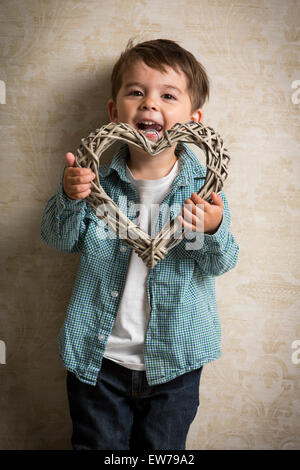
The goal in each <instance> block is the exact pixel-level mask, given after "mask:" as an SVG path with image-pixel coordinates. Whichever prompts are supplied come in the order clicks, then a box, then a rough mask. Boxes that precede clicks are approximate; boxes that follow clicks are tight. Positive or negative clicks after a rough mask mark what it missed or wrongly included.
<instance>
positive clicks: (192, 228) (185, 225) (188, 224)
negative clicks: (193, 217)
mask: <svg viewBox="0 0 300 470" xmlns="http://www.w3.org/2000/svg"><path fill="white" fill-rule="evenodd" d="M178 220H179V222H181V224H182V225H183V226H184V227H185V228H186V229H188V230H193V231H196V227H194V225H192V224H190V223H188V222H187V221H186V220H185V219H184V218H183V217H182V216H181V215H179V216H178Z"/></svg>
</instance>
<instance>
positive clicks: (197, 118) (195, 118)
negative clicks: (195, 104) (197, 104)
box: [191, 108, 203, 122]
mask: <svg viewBox="0 0 300 470" xmlns="http://www.w3.org/2000/svg"><path fill="white" fill-rule="evenodd" d="M202 118H203V111H202V109H200V108H199V109H196V111H194V112H193V114H192V116H191V120H192V121H196V122H201V121H202Z"/></svg>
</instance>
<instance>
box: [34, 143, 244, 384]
mask: <svg viewBox="0 0 300 470" xmlns="http://www.w3.org/2000/svg"><path fill="white" fill-rule="evenodd" d="M128 152H129V149H128V145H127V144H123V145H122V146H121V147H120V148H119V150H118V151H117V153H116V154H115V156H114V158H113V159H112V162H111V164H110V165H108V164H103V165H101V166H100V168H99V176H100V181H101V185H102V187H103V189H104V190H105V192H106V193H107V194H108V195H109V196H110V197H111V199H112V200H113V201H115V202H116V204H118V205H119V207H120V209H121V210H122V211H123V212H124V213H125V214H126V215H127V217H128V218H129V219H131V220H132V221H133V222H134V223H135V222H136V214H134V215H132V214H130V210H128V209H127V207H128V206H130V204H131V205H132V204H133V203H134V204H138V203H139V199H138V194H137V192H136V190H135V188H134V187H133V185H132V184H131V182H130V181H129V180H128V178H127V177H126V174H125V168H126V163H125V157H126V155H127V154H128ZM175 153H176V155H177V156H179V158H180V163H181V167H180V171H179V174H178V175H177V176H176V177H175V180H174V183H173V185H172V188H171V190H170V191H169V193H168V194H167V195H166V196H165V198H164V199H163V201H162V202H161V204H164V205H165V204H167V205H169V206H173V205H174V207H176V205H177V207H178V211H177V213H176V214H174V215H173V216H172V218H174V217H175V216H176V215H177V214H178V213H179V212H180V211H181V207H182V205H184V201H185V200H186V199H187V198H190V196H191V194H192V193H193V192H197V191H198V190H199V189H200V188H201V187H202V186H203V184H204V181H205V175H206V168H205V167H204V166H202V165H201V164H200V162H199V159H198V158H197V156H196V155H195V154H194V153H193V152H192V151H191V149H190V148H189V147H188V146H187V145H185V144H183V143H179V144H178V145H177V147H176V150H175ZM62 179H63V176H62V177H61V181H60V184H59V186H58V189H57V191H56V193H55V194H54V196H52V197H51V198H50V200H49V201H48V203H47V205H46V208H45V211H44V213H43V217H42V223H41V236H42V238H43V240H44V241H45V242H46V243H48V244H49V245H51V246H53V247H55V248H57V249H58V250H62V251H65V252H68V253H80V266H79V270H78V274H77V278H76V281H75V285H74V289H73V293H72V296H71V299H70V302H69V306H68V311H67V315H66V318H65V321H64V323H63V325H62V328H61V330H60V332H59V336H58V343H59V353H60V357H61V359H62V361H63V364H64V365H65V367H66V368H67V369H68V370H70V371H71V372H73V373H74V374H75V375H76V376H77V377H78V379H79V380H81V381H82V382H85V383H88V384H91V385H96V382H97V377H98V374H99V371H100V369H101V363H102V358H103V354H104V351H105V345H106V342H107V339H108V337H109V335H110V333H111V330H112V328H113V325H114V321H115V318H116V315H117V310H118V305H119V302H120V299H121V297H122V292H123V289H124V285H125V281H126V273H127V267H128V263H129V256H130V253H131V251H132V250H131V248H130V247H128V245H126V244H125V243H124V242H123V241H122V239H120V238H118V237H117V236H116V235H115V234H114V233H113V232H112V230H111V229H110V228H108V227H107V226H106V224H105V223H104V222H103V221H101V220H100V219H98V218H97V217H96V216H95V214H94V213H93V211H92V210H91V208H90V206H89V205H88V204H87V202H86V201H85V200H84V199H80V200H72V199H69V198H68V197H67V196H66V195H65V193H64V191H63V188H62ZM220 195H221V197H222V200H223V202H224V209H223V219H222V223H221V225H220V226H219V228H218V230H217V231H216V232H215V233H214V234H213V235H208V234H204V235H203V234H200V233H199V232H197V233H196V232H193V234H194V235H195V237H197V236H199V235H201V237H202V242H203V243H202V244H201V245H202V246H201V248H198V249H195V245H194V244H193V241H192V239H191V238H190V237H189V239H187V236H186V235H185V237H184V238H183V239H182V240H181V241H180V242H179V243H178V244H177V245H176V246H175V247H173V248H172V249H171V250H170V251H169V252H168V253H167V255H166V256H165V258H164V259H163V260H162V261H159V262H158V263H157V265H156V266H155V267H154V268H153V269H151V270H150V272H149V275H148V277H147V282H146V289H147V296H148V301H149V305H150V307H151V314H150V320H149V323H148V328H147V332H146V337H145V347H144V360H145V367H146V376H147V380H148V383H149V385H155V384H160V383H164V382H168V381H170V380H172V379H174V378H175V377H177V376H179V375H181V374H184V373H186V372H189V371H191V370H193V369H197V368H199V367H201V366H202V365H203V364H205V363H207V362H210V361H213V360H214V359H217V358H218V357H220V355H221V344H220V343H221V326H220V321H219V317H218V311H217V304H216V294H215V277H216V276H220V275H221V274H224V273H226V272H227V271H229V270H230V269H232V268H234V266H235V265H236V263H237V259H238V252H239V248H238V245H237V243H236V241H235V239H234V237H233V235H231V233H230V232H229V226H230V212H229V207H228V202H227V200H226V197H225V194H224V193H223V192H221V193H220ZM125 200H126V201H127V207H125V206H124V205H122V204H123V202H124V201H125ZM165 222H166V220H163V217H162V213H161V212H160V213H159V216H158V218H157V225H158V226H157V232H156V233H158V232H159V231H160V230H161V229H162V227H163V225H164V224H165ZM105 232H106V236H103V233H105ZM190 233H191V232H190ZM100 235H101V236H100ZM113 235H114V236H113ZM187 246H189V247H192V249H187Z"/></svg>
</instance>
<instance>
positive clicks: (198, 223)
mask: <svg viewBox="0 0 300 470" xmlns="http://www.w3.org/2000/svg"><path fill="white" fill-rule="evenodd" d="M182 215H183V219H184V220H185V221H186V222H187V223H190V224H192V225H193V226H194V229H195V230H197V231H198V232H203V231H204V212H203V211H201V210H200V213H199V215H197V216H196V215H194V214H192V213H191V212H190V211H189V210H186V209H184V210H183V214H182Z"/></svg>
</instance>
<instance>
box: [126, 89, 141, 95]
mask: <svg viewBox="0 0 300 470" xmlns="http://www.w3.org/2000/svg"><path fill="white" fill-rule="evenodd" d="M136 93H142V92H141V91H139V90H132V91H131V92H130V93H129V94H130V95H135V94H136Z"/></svg>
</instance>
